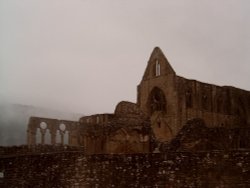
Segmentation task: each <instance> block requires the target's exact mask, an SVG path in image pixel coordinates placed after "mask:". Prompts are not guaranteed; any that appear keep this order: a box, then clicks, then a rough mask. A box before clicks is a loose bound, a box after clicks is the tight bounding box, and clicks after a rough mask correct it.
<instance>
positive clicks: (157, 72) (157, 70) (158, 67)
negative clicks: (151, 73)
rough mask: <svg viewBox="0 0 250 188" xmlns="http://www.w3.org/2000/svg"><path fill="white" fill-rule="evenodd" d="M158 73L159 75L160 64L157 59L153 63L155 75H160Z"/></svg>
mask: <svg viewBox="0 0 250 188" xmlns="http://www.w3.org/2000/svg"><path fill="white" fill-rule="evenodd" d="M160 75H161V64H160V63H159V61H158V59H157V60H156V63H155V76H160Z"/></svg>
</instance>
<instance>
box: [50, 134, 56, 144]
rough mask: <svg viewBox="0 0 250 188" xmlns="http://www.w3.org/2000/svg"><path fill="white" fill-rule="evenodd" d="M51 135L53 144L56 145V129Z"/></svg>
mask: <svg viewBox="0 0 250 188" xmlns="http://www.w3.org/2000/svg"><path fill="white" fill-rule="evenodd" d="M50 134H51V135H50V136H51V144H52V145H55V144H56V132H55V131H50Z"/></svg>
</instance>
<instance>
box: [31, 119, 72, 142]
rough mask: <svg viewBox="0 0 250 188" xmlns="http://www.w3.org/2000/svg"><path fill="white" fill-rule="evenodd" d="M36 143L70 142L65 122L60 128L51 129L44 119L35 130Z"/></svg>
mask: <svg viewBox="0 0 250 188" xmlns="http://www.w3.org/2000/svg"><path fill="white" fill-rule="evenodd" d="M35 144H48V145H50V144H60V145H68V144H69V131H68V130H67V129H66V125H65V124H64V123H61V124H59V126H58V129H56V130H50V129H49V126H48V124H47V123H46V122H44V121H42V122H41V123H40V124H39V126H37V128H36V130H35Z"/></svg>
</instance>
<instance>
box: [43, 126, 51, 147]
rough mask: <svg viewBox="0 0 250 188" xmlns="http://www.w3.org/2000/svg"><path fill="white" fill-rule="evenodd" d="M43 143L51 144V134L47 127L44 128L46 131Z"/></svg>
mask: <svg viewBox="0 0 250 188" xmlns="http://www.w3.org/2000/svg"><path fill="white" fill-rule="evenodd" d="M44 143H45V144H51V134H50V131H49V130H48V129H46V131H45V135H44Z"/></svg>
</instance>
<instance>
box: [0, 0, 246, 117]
mask: <svg viewBox="0 0 250 188" xmlns="http://www.w3.org/2000/svg"><path fill="white" fill-rule="evenodd" d="M155 46H159V47H160V48H161V49H162V51H163V52H164V53H165V55H166V57H167V58H168V60H169V61H170V63H171V65H172V67H173V68H174V69H175V71H176V73H177V74H178V75H180V76H183V77H186V78H192V79H197V80H200V81H203V82H208V83H213V84H218V85H233V86H236V87H240V88H243V89H246V90H250V77H249V74H250V1H249V0H171V1H170V0H126V1H124V0H120V1H119V0H0V101H5V102H11V103H19V104H26V105H33V106H40V107H46V108H52V109H57V110H62V111H72V112H80V113H84V114H91V113H104V112H113V110H114V108H115V105H116V104H117V103H118V102H119V101H121V100H128V101H132V102H135V101H136V86H137V85H138V84H139V82H140V80H141V78H142V76H143V73H144V70H145V68H146V65H147V61H148V59H149V56H150V54H151V52H152V50H153V48H154V47H155Z"/></svg>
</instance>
